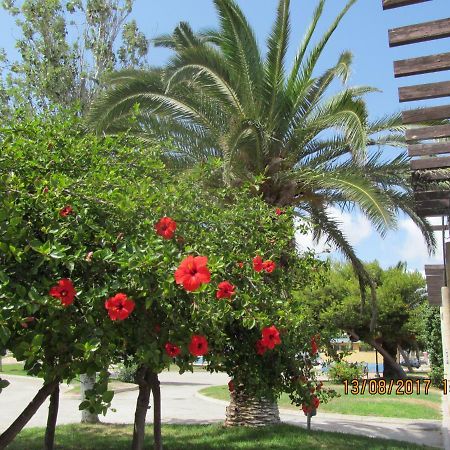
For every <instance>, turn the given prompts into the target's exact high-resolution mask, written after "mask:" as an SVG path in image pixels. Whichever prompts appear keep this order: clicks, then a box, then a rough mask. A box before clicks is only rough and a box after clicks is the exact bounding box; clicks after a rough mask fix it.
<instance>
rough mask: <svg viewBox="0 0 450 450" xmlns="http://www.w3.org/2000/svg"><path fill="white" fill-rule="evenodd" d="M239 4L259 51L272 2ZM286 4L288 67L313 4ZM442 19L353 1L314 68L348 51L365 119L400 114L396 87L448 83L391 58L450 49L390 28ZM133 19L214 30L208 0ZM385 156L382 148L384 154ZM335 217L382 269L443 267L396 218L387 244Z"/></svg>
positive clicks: (147, 5)
mask: <svg viewBox="0 0 450 450" xmlns="http://www.w3.org/2000/svg"><path fill="white" fill-rule="evenodd" d="M19 3H20V2H19ZM238 3H239V5H240V6H241V7H242V9H243V10H244V12H245V14H246V15H247V17H248V19H249V21H250V23H251V24H252V25H253V26H254V29H255V32H256V35H257V38H258V41H259V44H260V46H261V48H262V49H264V48H265V40H266V37H267V35H268V33H269V31H270V28H271V24H272V22H273V19H274V14H275V11H276V6H277V3H278V2H277V0H238ZM291 3H292V5H291V20H292V33H291V48H290V51H289V53H288V55H287V61H292V59H293V55H294V54H295V51H296V47H297V45H298V43H299V42H300V40H301V37H302V35H303V32H304V30H305V28H306V26H307V24H308V23H309V20H310V18H311V15H312V11H313V9H314V7H315V5H316V4H317V3H316V0H292V2H291ZM344 4H345V2H344V1H343V0H328V2H327V4H326V7H325V13H324V15H323V17H322V21H321V23H320V27H319V31H323V30H325V29H326V27H327V26H328V24H329V23H330V22H331V20H332V19H333V18H334V17H335V16H336V14H337V13H338V11H339V10H340V9H341V8H342V7H343V5H344ZM448 16H450V1H449V0H433V1H430V2H425V3H423V4H418V5H412V6H409V7H405V8H399V9H397V10H395V9H394V10H390V11H383V10H382V8H381V0H359V1H358V2H357V4H356V5H355V6H353V8H352V9H351V11H350V12H349V13H348V15H347V16H346V17H345V18H344V20H343V21H342V23H341V26H340V28H339V29H338V30H337V31H336V33H335V35H334V38H333V39H332V41H331V42H330V45H329V46H328V48H327V51H326V52H325V54H324V55H323V59H322V61H321V64H320V65H319V69H320V68H326V67H329V66H330V65H331V64H333V63H334V62H335V61H336V59H337V57H338V55H339V53H340V52H341V51H343V50H351V51H352V53H353V55H354V63H353V73H352V76H351V79H350V84H352V85H370V86H374V87H377V88H379V89H381V90H382V92H381V93H376V94H371V95H370V96H368V97H367V101H368V106H369V111H370V113H371V117H372V118H376V117H377V116H381V115H383V114H385V113H391V112H394V111H398V110H400V109H401V108H402V106H401V105H399V103H398V101H397V88H398V86H403V85H409V84H416V83H421V82H430V81H441V80H446V79H447V80H448V72H442V73H441V74H432V75H420V76H416V77H409V79H408V78H406V79H403V80H395V79H394V77H393V68H392V62H393V61H394V60H396V59H403V58H409V57H415V56H421V55H428V54H433V53H439V52H446V51H449V47H450V45H449V41H450V40H449V39H443V40H441V41H434V42H428V43H420V44H415V45H413V46H405V47H403V48H402V47H398V48H394V49H390V48H389V47H388V29H390V28H394V27H398V26H403V25H410V24H413V23H419V22H423V21H428V20H435V19H442V18H444V17H448ZM133 17H134V18H135V19H136V21H137V23H138V26H139V27H140V29H141V30H142V31H144V32H145V34H146V35H147V37H149V38H152V37H155V36H157V35H158V34H162V33H167V32H171V31H172V30H173V28H174V27H175V26H176V25H177V24H178V23H179V22H180V21H187V22H189V23H190V24H191V26H192V27H193V28H194V29H195V30H198V29H201V28H204V27H213V26H215V25H217V17H216V14H215V11H214V5H213V1H212V0H190V1H189V0H164V1H151V0H135V7H134V11H133ZM0 27H1V29H2V40H1V42H0V46H2V47H4V48H5V49H6V50H7V52H8V54H9V55H14V53H15V51H14V38H17V37H18V32H17V30H16V29H15V26H14V20H13V19H11V18H10V17H9V16H8V14H6V13H5V12H4V11H1V12H0ZM168 56H169V53H168V52H167V51H166V50H164V49H157V48H151V49H150V52H149V62H150V64H152V65H160V64H162V63H164V62H165V61H166V60H167V58H168ZM447 101H448V100H447ZM444 103H445V99H440V100H439V99H437V100H432V101H428V102H427V104H428V105H438V104H444ZM418 105H420V102H415V103H411V104H409V105H407V107H414V106H418ZM391 151H392V150H389V149H386V152H391ZM336 214H337V215H338V217H339V218H340V220H341V221H342V223H343V227H344V230H345V231H346V233H347V235H348V236H349V238H350V239H351V241H352V242H353V244H354V245H355V247H356V249H357V252H358V254H359V255H360V257H361V258H363V259H365V260H372V259H378V260H379V261H380V262H381V264H382V265H383V266H389V265H392V264H395V263H396V262H397V261H399V260H406V261H407V262H408V265H409V267H410V268H411V269H419V270H423V265H424V264H426V263H430V262H437V263H440V262H441V261H442V256H441V252H438V253H437V255H436V256H435V257H434V259H430V258H429V257H428V255H427V251H426V248H425V245H424V244H423V240H422V238H421V235H420V233H419V232H418V230H417V229H416V228H415V227H414V226H413V225H412V224H411V222H410V221H409V220H408V219H407V218H406V217H399V228H398V231H392V232H390V233H388V235H387V236H386V237H385V239H382V238H380V237H378V235H377V234H376V232H375V230H373V229H372V228H371V227H370V224H369V223H368V222H367V220H365V218H364V217H362V216H361V215H359V214H358V213H353V214H348V213H344V214H340V213H339V212H336ZM301 242H302V243H303V244H304V245H311V243H310V240H309V239H308V238H303V239H302V240H301Z"/></svg>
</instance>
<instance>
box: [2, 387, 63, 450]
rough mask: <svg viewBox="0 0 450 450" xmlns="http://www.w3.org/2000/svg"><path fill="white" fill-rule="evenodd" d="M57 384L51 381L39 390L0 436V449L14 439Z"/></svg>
mask: <svg viewBox="0 0 450 450" xmlns="http://www.w3.org/2000/svg"><path fill="white" fill-rule="evenodd" d="M58 384H59V380H53V381H51V382H50V383H47V384H44V385H43V386H42V387H41V389H39V391H38V392H37V394H36V395H35V396H34V398H33V400H31V402H30V403H29V404H28V406H27V407H26V408H25V409H24V410H23V411H22V412H21V413H20V415H19V417H17V419H16V420H15V421H14V422H13V423H12V424H11V425H10V426H9V427H8V428H7V429H6V430H5V431H4V432H3V433H2V434H1V435H0V449H1V448H5V447H6V446H7V445H9V444H10V443H11V442H12V441H13V440H14V439H15V437H16V436H17V435H18V434H19V433H20V432H21V431H22V428H23V427H24V426H25V425H26V424H27V423H28V421H29V420H30V419H31V418H32V417H33V416H34V415H35V414H36V411H37V410H38V409H39V407H40V406H41V405H42V403H44V401H45V400H46V399H47V397H48V396H49V395H50V394H51V393H52V392H53V391H54V390H55V387H56V386H58Z"/></svg>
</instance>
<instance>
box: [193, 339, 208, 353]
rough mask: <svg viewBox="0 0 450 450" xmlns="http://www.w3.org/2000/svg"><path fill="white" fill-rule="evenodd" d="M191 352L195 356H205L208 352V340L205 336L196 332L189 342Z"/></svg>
mask: <svg viewBox="0 0 450 450" xmlns="http://www.w3.org/2000/svg"><path fill="white" fill-rule="evenodd" d="M189 352H190V353H191V355H194V356H203V355H206V353H208V341H207V340H206V338H205V336H200V335H198V334H194V336H192V337H191V342H190V344H189Z"/></svg>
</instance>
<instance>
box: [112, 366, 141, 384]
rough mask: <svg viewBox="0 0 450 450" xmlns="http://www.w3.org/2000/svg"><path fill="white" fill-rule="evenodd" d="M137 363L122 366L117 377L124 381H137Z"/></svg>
mask: <svg viewBox="0 0 450 450" xmlns="http://www.w3.org/2000/svg"><path fill="white" fill-rule="evenodd" d="M137 370H138V365H137V364H132V365H131V366H121V367H120V368H119V370H118V372H117V379H118V380H119V381H122V382H124V383H136V372H137Z"/></svg>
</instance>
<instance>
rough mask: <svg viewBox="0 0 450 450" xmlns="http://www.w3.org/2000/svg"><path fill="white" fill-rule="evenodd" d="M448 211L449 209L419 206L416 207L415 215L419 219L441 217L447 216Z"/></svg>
mask: <svg viewBox="0 0 450 450" xmlns="http://www.w3.org/2000/svg"><path fill="white" fill-rule="evenodd" d="M449 211H450V209H449V208H436V207H434V206H433V207H430V208H423V207H421V206H416V213H417V215H419V216H421V217H442V216H448V214H449Z"/></svg>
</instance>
